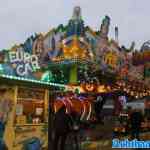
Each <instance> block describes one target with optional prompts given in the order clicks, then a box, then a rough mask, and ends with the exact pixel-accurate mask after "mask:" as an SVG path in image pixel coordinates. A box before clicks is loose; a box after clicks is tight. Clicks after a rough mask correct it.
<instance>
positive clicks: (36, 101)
mask: <svg viewBox="0 0 150 150" xmlns="http://www.w3.org/2000/svg"><path fill="white" fill-rule="evenodd" d="M0 93H1V96H0V119H3V122H4V125H5V130H4V133H3V135H2V138H3V140H4V141H5V143H6V145H7V147H8V149H9V150H22V148H23V147H24V146H26V144H27V143H29V142H30V141H33V140H35V139H37V140H39V141H40V144H41V145H42V148H43V149H46V150H47V149H48V100H49V89H48V88H43V87H38V86H26V85H24V84H22V85H6V84H4V85H3V86H2V85H0ZM1 116H3V117H1Z"/></svg>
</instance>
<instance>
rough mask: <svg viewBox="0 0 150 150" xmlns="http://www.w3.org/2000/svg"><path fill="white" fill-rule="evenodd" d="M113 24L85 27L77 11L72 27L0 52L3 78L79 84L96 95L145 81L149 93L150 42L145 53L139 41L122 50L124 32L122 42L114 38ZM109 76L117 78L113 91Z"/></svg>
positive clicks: (61, 27)
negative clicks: (111, 34) (111, 33)
mask: <svg viewBox="0 0 150 150" xmlns="http://www.w3.org/2000/svg"><path fill="white" fill-rule="evenodd" d="M110 21H111V20H110V17H109V16H105V17H104V18H103V19H102V24H101V25H100V27H99V30H97V31H95V30H93V29H92V28H90V27H89V26H85V23H84V20H83V18H82V14H81V8H80V7H75V8H74V10H73V15H72V17H71V19H70V20H69V21H68V23H67V25H62V24H60V25H58V27H56V28H53V29H51V30H50V31H49V32H48V33H46V34H42V33H38V34H37V33H36V34H34V35H32V36H30V37H29V38H27V40H26V41H25V42H24V43H22V44H19V45H14V46H13V47H12V48H10V49H9V50H2V51H0V74H1V75H2V76H3V77H6V76H9V77H10V78H16V79H20V78H21V79H24V80H35V81H36V82H42V83H44V82H45V83H46V84H48V82H52V83H57V84H65V85H70V84H74V85H78V86H79V87H80V86H81V87H83V89H84V90H82V91H91V92H93V91H97V92H98V91H107V90H105V88H103V90H102V87H101V89H100V88H99V90H98V88H97V85H98V86H99V87H100V85H102V86H104V87H105V84H106V85H109V86H110V87H115V84H116V83H115V82H117V81H119V80H123V81H124V82H125V83H126V84H128V86H131V87H132V86H133V85H132V84H131V83H135V82H136V81H138V80H140V81H141V84H144V86H146V89H147V90H146V91H148V89H149V85H150V84H149V83H150V80H149V78H150V75H149V62H150V59H149V58H150V46H149V45H150V44H149V43H150V42H149V41H147V42H145V43H144V44H143V45H142V47H141V50H140V51H139V50H135V49H134V47H135V42H132V44H131V46H130V47H129V48H126V47H125V46H120V45H119V39H118V36H119V35H118V34H119V33H118V27H115V37H116V38H115V39H110V38H109V37H108V33H109V28H110ZM48 71H49V73H50V74H49V73H48ZM109 74H110V76H109V77H108V78H111V77H115V80H114V82H113V84H114V85H113V86H112V83H110V82H111V81H110V80H106V79H105V82H103V80H104V78H103V77H105V76H108V75H109ZM94 79H96V81H95V80H94ZM93 81H94V82H93ZM83 83H84V84H83ZM104 83H105V84H104ZM116 85H117V84H116ZM139 85H140V84H139ZM141 86H142V85H140V87H141ZM134 87H135V85H134ZM112 89H113V88H112ZM112 89H111V90H112ZM117 89H118V88H117ZM136 90H137V88H136ZM136 90H135V91H136ZM131 91H132V90H131ZM129 93H130V92H128V94H129ZM131 93H132V94H131V95H135V94H133V92H131ZM141 93H143V92H141ZM146 93H148V92H146ZM141 95H143V94H141Z"/></svg>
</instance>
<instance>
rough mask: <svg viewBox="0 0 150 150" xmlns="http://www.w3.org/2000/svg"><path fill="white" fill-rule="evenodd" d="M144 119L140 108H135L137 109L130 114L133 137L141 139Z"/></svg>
mask: <svg viewBox="0 0 150 150" xmlns="http://www.w3.org/2000/svg"><path fill="white" fill-rule="evenodd" d="M142 120H143V116H142V113H141V112H140V111H139V110H138V109H135V111H133V113H132V114H131V116H130V121H131V138H132V139H135V138H136V139H138V140H139V135H140V129H141V122H142Z"/></svg>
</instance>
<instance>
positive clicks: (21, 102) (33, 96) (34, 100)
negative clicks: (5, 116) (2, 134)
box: [15, 88, 45, 124]
mask: <svg viewBox="0 0 150 150" xmlns="http://www.w3.org/2000/svg"><path fill="white" fill-rule="evenodd" d="M44 96H45V92H44V90H40V89H35V88H19V89H18V95H17V105H16V117H15V118H16V119H15V121H16V123H17V124H40V123H44V111H45V110H44Z"/></svg>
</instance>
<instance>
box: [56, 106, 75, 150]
mask: <svg viewBox="0 0 150 150" xmlns="http://www.w3.org/2000/svg"><path fill="white" fill-rule="evenodd" d="M71 126H72V121H71V118H70V116H69V114H67V113H66V108H65V106H63V107H62V108H60V109H59V111H58V112H57V113H56V114H55V118H54V134H55V135H54V141H53V148H54V150H60V149H59V147H61V150H65V142H66V138H67V135H68V134H69V132H70V130H71ZM59 144H60V146H59Z"/></svg>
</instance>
